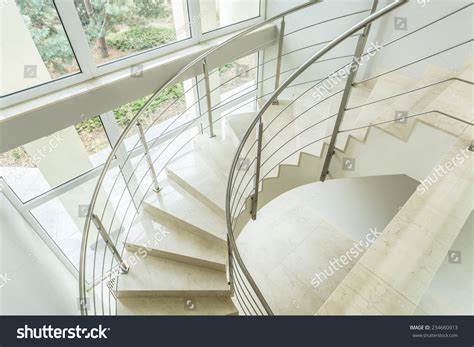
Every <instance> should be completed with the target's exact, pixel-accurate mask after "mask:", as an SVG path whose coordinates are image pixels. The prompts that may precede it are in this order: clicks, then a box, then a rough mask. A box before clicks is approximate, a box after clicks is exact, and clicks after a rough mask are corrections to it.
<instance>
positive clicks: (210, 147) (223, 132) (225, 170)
mask: <svg viewBox="0 0 474 347" xmlns="http://www.w3.org/2000/svg"><path fill="white" fill-rule="evenodd" d="M214 133H215V135H216V136H215V137H213V138H209V135H208V134H203V135H200V136H196V137H195V138H194V141H193V142H194V146H195V148H194V150H195V151H199V153H201V154H202V156H201V158H203V159H204V161H205V163H206V164H207V165H208V166H209V167H211V168H213V169H215V172H216V174H218V175H219V176H221V178H223V179H224V180H227V177H228V175H229V170H230V166H231V164H232V160H233V159H234V155H235V152H236V150H237V146H238V145H239V142H238V141H236V140H235V135H234V134H233V132H232V130H231V129H230V126H229V125H228V124H227V122H223V123H222V124H221V126H219V127H216V128H215V130H214Z"/></svg>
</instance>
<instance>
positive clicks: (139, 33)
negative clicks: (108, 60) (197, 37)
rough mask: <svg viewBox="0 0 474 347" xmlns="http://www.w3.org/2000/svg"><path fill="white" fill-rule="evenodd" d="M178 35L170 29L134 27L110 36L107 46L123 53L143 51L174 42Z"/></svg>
mask: <svg viewBox="0 0 474 347" xmlns="http://www.w3.org/2000/svg"><path fill="white" fill-rule="evenodd" d="M175 39H176V35H175V33H174V31H173V30H171V29H168V28H156V27H133V28H130V29H128V30H126V31H122V32H118V33H114V34H110V35H109V37H107V44H108V45H109V46H110V47H114V48H116V49H118V50H121V51H123V52H128V51H141V50H144V49H148V48H153V47H157V46H160V45H162V44H164V43H167V42H170V41H174V40H175Z"/></svg>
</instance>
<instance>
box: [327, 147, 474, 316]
mask: <svg viewBox="0 0 474 347" xmlns="http://www.w3.org/2000/svg"><path fill="white" fill-rule="evenodd" d="M469 144H470V141H466V140H463V139H460V140H459V141H457V142H456V143H455V144H454V145H453V147H452V148H451V149H450V150H449V151H448V153H447V154H446V155H445V156H444V158H443V160H441V161H440V163H439V164H440V165H442V166H444V165H446V163H448V162H450V163H451V164H452V165H451V168H452V170H450V171H449V172H448V173H447V174H445V175H444V176H441V177H437V179H436V181H435V183H432V184H431V185H429V184H428V183H426V182H425V181H423V182H422V185H420V187H419V188H418V189H417V191H416V192H415V193H414V194H413V196H412V197H411V198H410V199H409V200H408V201H407V203H406V204H405V205H404V206H403V207H402V209H401V210H400V212H399V213H398V214H397V215H396V216H395V217H394V218H393V220H392V221H391V222H390V223H389V225H388V226H387V227H386V228H385V230H384V232H383V234H382V235H380V236H379V238H378V239H377V241H376V242H375V243H374V244H373V245H372V246H371V247H370V248H369V249H368V250H367V251H366V253H365V254H364V255H363V256H362V257H361V259H360V261H359V264H357V266H356V267H354V269H353V270H352V271H351V273H350V274H349V275H348V276H347V277H346V279H345V280H344V281H343V282H342V283H341V284H340V285H339V286H338V288H337V289H336V290H335V291H334V292H333V294H332V295H331V297H330V298H329V299H328V300H327V301H326V303H325V304H324V305H323V307H321V309H320V311H319V313H321V314H332V315H344V314H367V313H377V314H382V315H389V314H398V315H400V314H408V315H409V314H413V312H414V311H415V309H416V305H418V303H419V302H420V301H421V300H422V298H423V296H424V294H425V293H426V291H427V290H428V289H429V286H430V284H431V282H432V280H433V278H434V276H435V275H436V274H437V272H438V270H439V268H440V266H441V264H442V262H443V261H444V260H445V259H446V256H447V254H448V251H449V250H450V247H451V246H452V244H453V241H454V240H455V239H456V237H457V235H458V234H459V232H460V230H461V229H462V228H463V226H464V224H465V222H466V220H467V218H468V217H469V215H470V213H472V208H473V205H472V186H473V182H474V176H473V173H472V164H473V159H474V157H473V155H472V153H471V152H468V151H467V150H466V148H467V147H468V146H469ZM460 155H461V156H463V157H464V160H461V159H459V157H457V156H460ZM466 155H467V156H468V157H467V158H466ZM453 158H456V159H453ZM453 160H455V161H456V165H454V164H453ZM431 175H434V173H431ZM431 175H430V176H431ZM431 181H432V180H430V181H429V182H431ZM368 309H370V311H368Z"/></svg>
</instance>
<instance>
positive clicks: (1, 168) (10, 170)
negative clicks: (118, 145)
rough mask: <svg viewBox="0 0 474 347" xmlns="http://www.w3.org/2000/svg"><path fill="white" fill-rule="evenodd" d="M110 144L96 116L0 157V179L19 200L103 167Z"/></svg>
mask: <svg viewBox="0 0 474 347" xmlns="http://www.w3.org/2000/svg"><path fill="white" fill-rule="evenodd" d="M109 153H110V144H109V142H108V139H107V136H106V135H105V131H104V128H103V126H102V122H101V121H100V118H99V117H95V118H91V119H88V120H86V121H83V122H81V123H79V124H77V125H76V126H75V127H69V128H66V129H63V130H60V131H58V132H56V133H54V134H52V135H49V136H45V137H43V138H41V139H38V140H35V141H32V142H30V143H27V144H25V145H23V146H21V147H18V148H15V149H12V150H10V151H8V152H5V153H1V154H0V176H3V177H4V178H5V180H6V181H7V183H8V184H9V185H10V186H11V187H12V189H13V190H14V191H15V193H16V194H17V195H18V197H20V199H21V200H22V201H28V200H30V199H32V198H34V197H36V196H38V195H40V194H42V193H44V192H47V191H48V190H50V189H52V188H54V187H56V186H58V185H60V184H62V183H65V182H67V181H69V180H71V179H73V178H75V177H77V176H79V175H82V174H83V173H85V172H87V171H89V170H91V169H93V168H95V167H97V166H99V165H102V164H103V163H104V162H105V161H106V159H107V156H108V154H109Z"/></svg>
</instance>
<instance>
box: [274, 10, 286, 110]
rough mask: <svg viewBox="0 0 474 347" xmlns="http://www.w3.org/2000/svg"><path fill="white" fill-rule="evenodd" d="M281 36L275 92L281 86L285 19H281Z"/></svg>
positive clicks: (275, 102)
mask: <svg viewBox="0 0 474 347" xmlns="http://www.w3.org/2000/svg"><path fill="white" fill-rule="evenodd" d="M279 34H280V36H279V37H278V53H277V61H276V74H275V90H277V88H278V87H279V86H280V73H281V58H282V57H281V56H282V53H283V37H284V36H285V17H282V18H281V24H280V33H279ZM273 105H278V99H275V100H274V101H273Z"/></svg>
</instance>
